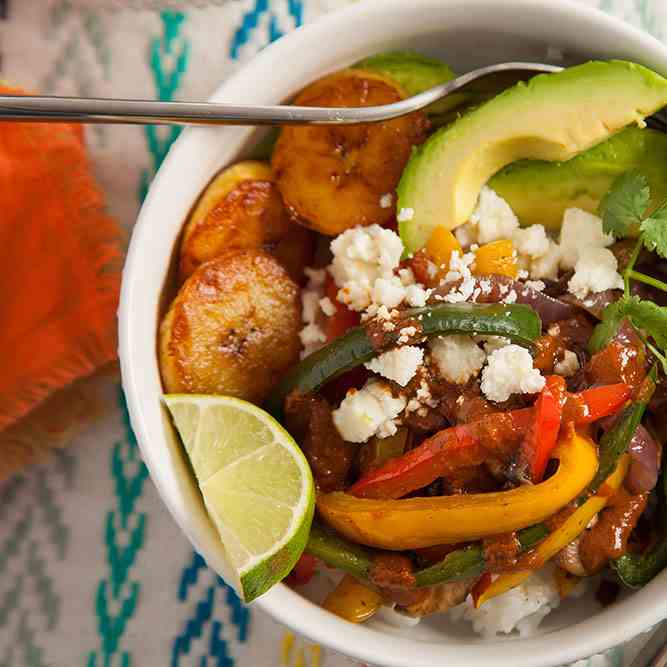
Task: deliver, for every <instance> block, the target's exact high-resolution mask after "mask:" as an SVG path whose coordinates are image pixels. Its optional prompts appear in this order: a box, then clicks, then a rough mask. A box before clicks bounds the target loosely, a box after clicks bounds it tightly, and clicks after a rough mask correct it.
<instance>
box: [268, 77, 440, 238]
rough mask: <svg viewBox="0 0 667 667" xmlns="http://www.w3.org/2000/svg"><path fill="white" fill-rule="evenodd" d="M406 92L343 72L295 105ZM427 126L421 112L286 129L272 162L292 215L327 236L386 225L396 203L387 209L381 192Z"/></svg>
mask: <svg viewBox="0 0 667 667" xmlns="http://www.w3.org/2000/svg"><path fill="white" fill-rule="evenodd" d="M404 97H405V94H404V93H403V91H402V90H401V88H400V87H399V84H397V83H396V82H394V81H393V80H392V79H389V78H386V77H384V76H383V75H381V74H378V73H376V72H370V71H366V70H361V69H347V70H343V71H341V72H337V73H335V74H331V75H329V76H326V77H324V78H323V79H320V80H318V81H316V82H315V83H313V84H311V85H310V86H308V87H307V88H306V89H305V90H304V91H303V92H301V93H300V94H299V95H298V96H297V98H296V99H295V100H294V104H295V105H302V106H324V107H334V106H340V107H363V106H375V105H378V104H388V103H391V102H398V101H399V100H401V99H403V98H404ZM427 127H428V121H427V119H426V116H425V115H424V114H423V113H420V112H417V113H413V114H410V115H408V116H403V117H402V118H397V119H395V120H391V121H385V122H382V123H372V124H364V125H352V126H349V125H348V126H333V125H332V126H320V127H314V126H312V127H298V126H287V127H284V128H283V129H282V130H281V132H280V137H279V138H278V142H277V144H276V147H275V149H274V151H273V157H272V161H271V164H272V166H273V171H274V174H275V178H276V182H277V184H278V188H279V189H280V192H281V194H282V196H283V201H284V202H285V205H286V207H287V209H288V210H289V212H290V214H291V216H292V217H293V218H294V219H295V220H297V221H298V222H300V223H301V224H303V225H305V226H307V227H310V228H312V229H315V230H316V231H318V232H321V233H322V234H327V235H330V236H333V235H336V234H339V233H341V232H343V231H344V230H346V229H348V228H350V227H354V226H356V225H370V224H373V223H377V224H380V225H383V224H386V223H388V222H390V221H391V220H392V219H393V218H394V216H395V208H394V206H393V205H391V204H390V205H389V206H387V198H386V197H383V195H386V194H392V195H393V193H394V190H395V188H396V185H397V184H398V181H399V178H400V176H401V173H402V171H403V168H404V167H405V165H406V163H407V161H408V158H409V157H410V153H411V151H412V147H413V146H414V145H415V144H417V143H420V142H421V141H423V139H424V138H425V133H426V130H427ZM392 201H395V197H392ZM383 204H384V206H383Z"/></svg>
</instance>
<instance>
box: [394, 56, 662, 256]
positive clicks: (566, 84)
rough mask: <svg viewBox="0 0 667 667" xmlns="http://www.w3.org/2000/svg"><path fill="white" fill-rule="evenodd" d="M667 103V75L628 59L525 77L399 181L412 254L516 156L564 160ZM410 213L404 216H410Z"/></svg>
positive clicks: (444, 134) (462, 214)
mask: <svg viewBox="0 0 667 667" xmlns="http://www.w3.org/2000/svg"><path fill="white" fill-rule="evenodd" d="M666 104H667V80H666V79H664V78H663V77H661V76H659V75H658V74H656V73H655V72H653V71H651V70H649V69H647V68H646V67H643V66H641V65H637V64H635V63H629V62H624V61H608V62H589V63H585V64H584V65H578V66H576V67H571V68H568V69H565V70H563V71H562V72H558V73H556V74H542V75H540V76H536V77H534V78H532V79H531V80H530V81H528V82H520V83H518V84H517V85H516V86H514V87H512V88H510V89H508V90H506V91H504V92H503V93H501V94H500V95H497V96H496V97H494V98H493V99H491V100H489V101H488V102H486V103H485V104H483V105H482V106H480V107H478V108H476V109H474V110H472V111H470V112H469V113H467V114H466V115H464V116H462V117H461V118H459V119H458V120H456V121H455V122H454V123H452V124H451V125H449V126H447V127H444V128H442V129H441V130H438V131H437V132H436V133H435V134H433V135H431V137H430V138H429V139H428V140H427V141H426V142H424V143H423V144H422V145H421V146H420V147H419V148H418V149H417V150H416V151H415V152H414V154H413V156H412V158H411V159H410V161H409V162H408V165H407V166H406V168H405V170H404V172H403V175H402V177H401V181H400V183H399V185H398V209H399V212H400V211H401V209H408V210H410V209H411V211H410V213H411V216H410V219H409V220H403V221H402V222H400V223H399V232H400V235H401V238H402V239H403V244H404V245H405V248H406V251H407V252H414V251H416V250H418V249H419V248H421V247H423V246H424V244H425V243H426V241H427V240H428V238H429V236H430V235H431V232H432V231H433V229H434V228H435V227H437V226H444V227H445V228H447V229H454V228H455V227H458V226H459V225H460V224H462V223H464V222H466V221H467V220H468V218H469V217H470V214H471V213H472V212H473V210H474V208H475V205H476V203H477V199H478V197H479V192H480V190H481V189H482V186H483V185H485V184H486V183H487V182H488V181H489V179H490V178H491V177H492V176H493V175H494V174H496V173H498V172H499V171H500V170H501V169H502V168H503V167H505V166H507V165H508V164H510V163H512V162H515V161H517V160H524V159H535V160H546V161H550V162H564V161H566V160H570V159H571V158H573V157H575V156H576V155H578V154H579V153H581V152H583V151H585V150H588V149H589V148H591V147H593V146H596V145H597V144H599V143H601V142H602V141H605V140H606V139H608V138H609V137H611V136H612V135H614V134H616V133H617V132H619V131H620V130H621V129H623V128H624V127H626V126H627V125H630V124H632V123H639V122H641V121H642V120H643V119H644V118H645V117H646V116H648V115H650V114H652V113H653V112H655V111H656V110H657V109H660V108H661V107H663V106H665V105H666ZM404 215H405V214H404Z"/></svg>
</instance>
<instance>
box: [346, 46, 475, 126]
mask: <svg viewBox="0 0 667 667" xmlns="http://www.w3.org/2000/svg"><path fill="white" fill-rule="evenodd" d="M354 67H356V68H359V69H365V70H371V71H373V72H378V73H379V74H382V75H384V76H386V77H389V78H390V79H393V80H394V81H396V83H398V85H399V86H400V87H401V88H402V90H403V92H404V93H405V94H406V96H408V97H411V96H412V95H417V94H419V93H423V92H424V91H425V90H428V89H429V88H433V86H437V85H438V84H440V83H445V82H446V81H451V79H453V78H454V77H455V76H456V75H455V74H454V72H453V71H452V70H451V68H450V67H448V66H447V65H445V63H443V62H442V61H441V60H436V59H435V58H429V57H428V56H425V55H422V54H421V53H418V52H417V51H410V50H403V51H386V52H383V53H377V54H375V55H374V56H369V57H368V58H364V59H363V60H360V61H359V62H358V63H356V65H354ZM470 98H471V96H470V95H469V94H467V93H455V94H453V95H448V96H447V97H446V98H444V99H442V100H439V101H437V102H434V103H433V104H431V105H429V106H428V107H426V112H427V113H428V114H429V115H440V114H444V113H446V112H448V111H451V110H452V109H454V108H456V107H459V106H461V105H462V104H464V103H469V102H470Z"/></svg>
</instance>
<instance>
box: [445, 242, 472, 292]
mask: <svg viewBox="0 0 667 667" xmlns="http://www.w3.org/2000/svg"><path fill="white" fill-rule="evenodd" d="M474 261H475V253H472V252H469V253H465V254H461V253H460V252H458V251H457V250H454V251H453V252H452V254H451V258H450V260H449V272H448V273H447V274H446V275H445V277H444V278H443V280H442V283H448V282H458V281H460V282H459V284H458V286H457V287H452V289H451V290H450V291H449V294H445V295H444V296H443V297H441V299H440V300H442V301H447V302H448V303H460V302H463V301H468V299H470V297H472V295H473V293H474V291H475V287H476V281H475V278H473V275H472V273H471V271H470V267H471V265H472V264H473V262H474Z"/></svg>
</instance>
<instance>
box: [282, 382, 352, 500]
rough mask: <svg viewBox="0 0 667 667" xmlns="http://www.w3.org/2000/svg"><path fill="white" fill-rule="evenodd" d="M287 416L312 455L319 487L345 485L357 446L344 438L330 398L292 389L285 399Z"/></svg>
mask: <svg viewBox="0 0 667 667" xmlns="http://www.w3.org/2000/svg"><path fill="white" fill-rule="evenodd" d="M285 418H286V421H287V428H288V429H289V431H290V433H291V434H292V435H293V436H294V437H295V438H296V440H297V442H298V443H299V444H300V446H301V449H302V450H303V453H304V454H305V456H306V458H307V459H308V463H309V464H310V468H311V470H312V471H313V477H314V479H315V483H316V484H317V487H318V488H319V489H321V490H322V491H324V492H329V491H340V490H342V489H344V488H345V486H346V484H347V478H348V475H349V472H350V467H351V465H352V459H353V457H354V454H355V452H356V447H355V445H353V444H351V443H349V442H345V441H344V440H343V438H341V436H340V434H339V433H338V430H337V429H336V427H335V426H334V423H333V419H332V418H331V408H330V407H329V404H328V403H327V401H326V400H325V399H324V398H323V397H321V396H315V395H313V394H306V395H302V394H298V393H296V392H292V393H291V394H290V395H289V396H288V397H287V399H286V401H285Z"/></svg>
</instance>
